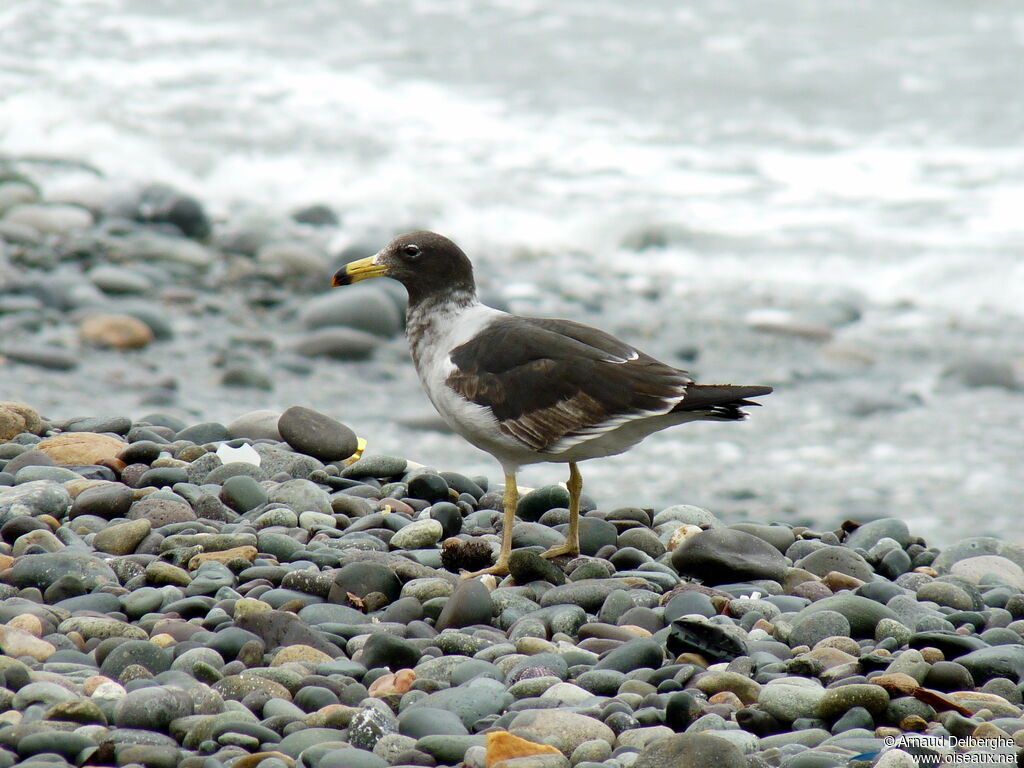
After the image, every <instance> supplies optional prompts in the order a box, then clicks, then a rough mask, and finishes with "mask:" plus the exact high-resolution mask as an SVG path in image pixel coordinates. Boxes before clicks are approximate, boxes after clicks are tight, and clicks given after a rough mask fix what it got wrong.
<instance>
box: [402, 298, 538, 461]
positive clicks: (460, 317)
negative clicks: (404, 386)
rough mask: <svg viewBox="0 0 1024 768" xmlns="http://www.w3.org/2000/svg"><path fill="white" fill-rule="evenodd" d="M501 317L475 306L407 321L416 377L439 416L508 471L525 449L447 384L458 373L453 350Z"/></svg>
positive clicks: (444, 309)
mask: <svg viewBox="0 0 1024 768" xmlns="http://www.w3.org/2000/svg"><path fill="white" fill-rule="evenodd" d="M505 315H506V313H504V312H501V311H500V310H497V309H493V308H492V307H488V306H485V305H483V304H479V303H474V304H470V305H469V306H435V307H433V308H431V309H430V310H429V311H424V312H417V313H416V314H414V315H411V316H410V317H409V319H408V323H407V335H408V338H409V347H410V351H411V352H412V359H413V363H414V364H415V366H416V373H417V374H418V375H419V378H420V382H422V384H423V389H424V390H426V393H427V397H429V398H430V402H431V403H433V404H434V408H436V409H437V412H438V413H439V414H441V416H442V418H444V420H445V421H447V422H448V424H449V426H451V428H452V429H453V430H455V431H456V432H457V433H458V434H460V435H462V437H464V438H465V439H466V440H468V441H469V442H470V443H472V444H473V445H475V446H476V447H477V448H480V449H481V450H484V451H486V452H488V453H490V454H491V455H493V456H495V457H496V458H497V459H498V460H499V461H500V462H502V464H504V465H506V467H507V468H511V467H513V466H517V465H519V464H521V463H522V461H521V458H520V456H519V454H521V453H522V452H523V446H522V445H520V444H519V442H518V441H517V440H515V439H514V438H512V437H510V436H508V435H506V434H504V433H503V432H502V431H501V430H500V428H499V425H498V421H497V419H495V418H494V416H493V415H492V414H491V409H490V408H486V407H484V406H480V405H477V404H476V403H471V402H469V401H468V400H466V399H465V398H463V397H462V396H461V395H459V394H457V393H456V392H454V391H453V390H452V389H451V388H450V387H449V386H448V385H447V383H446V382H447V380H448V377H449V376H451V374H452V373H453V372H454V371H455V370H456V369H455V364H454V363H452V360H451V352H452V350H453V349H455V348H456V347H459V346H461V345H462V344H465V343H466V342H467V341H469V340H470V339H472V338H473V337H474V336H475V335H476V334H478V333H479V332H480V331H481V330H482V329H484V328H485V327H486V326H487V325H489V324H490V323H492V322H493V321H494V320H497V319H498V318H500V317H503V316H505ZM522 458H526V457H522Z"/></svg>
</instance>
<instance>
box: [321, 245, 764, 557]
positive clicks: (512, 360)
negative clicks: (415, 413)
mask: <svg viewBox="0 0 1024 768" xmlns="http://www.w3.org/2000/svg"><path fill="white" fill-rule="evenodd" d="M376 277H390V278H393V279H394V280H397V281H398V282H400V283H401V284H402V285H404V286H405V288H406V290H407V291H408V294H409V302H408V307H407V310H406V318H407V321H406V335H407V337H408V341H409V349H410V351H411V353H412V360H413V364H414V365H415V366H416V373H417V374H418V375H419V379H420V382H421V383H422V385H423V388H424V389H425V390H426V393H427V397H429V398H430V402H431V403H433V405H434V408H436V409H437V412H438V413H439V414H440V415H441V417H442V418H443V419H444V420H445V421H446V422H447V423H448V424H449V426H451V428H452V430H454V431H455V432H456V433H457V434H459V435H461V436H462V437H463V438H465V439H466V440H467V441H469V442H470V443H471V444H473V445H474V446H476V447H477V448H479V449H481V450H483V451H486V452H487V453H489V454H491V456H493V457H494V458H495V459H497V460H498V462H499V463H500V464H501V467H502V470H503V471H504V474H505V490H504V495H503V504H502V506H503V513H504V518H503V519H504V528H503V529H502V537H501V549H500V550H499V553H498V557H497V560H496V562H495V563H494V565H493V566H491V567H490V568H485V569H483V570H481V571H478V572H476V573H474V574H468V575H470V576H476V575H479V574H483V573H491V574H495V575H504V574H507V573H508V563H509V557H510V555H511V553H512V527H513V525H514V523H515V513H516V507H517V505H518V500H519V495H518V494H519V492H518V486H517V485H516V473H517V472H518V471H519V469H520V468H521V467H523V466H525V465H528V464H536V463H542V462H555V463H563V464H568V465H569V479H568V481H567V482H566V489H567V490H568V492H569V529H568V532H567V535H566V537H565V542H564V543H563V544H559V545H556V546H553V547H551V548H550V549H548V550H547V551H546V552H544V553H543V555H542V557H546V558H551V557H557V556H559V555H578V554H579V552H580V543H579V511H580V494H581V492H582V489H583V476H582V475H581V474H580V471H579V467H578V464H579V462H581V461H585V460H587V459H595V458H599V457H603V456H613V455H615V454H619V453H623V452H624V451H627V450H629V449H630V448H632V447H633V446H634V445H636V444H637V443H639V442H640V441H641V440H643V439H644V438H646V437H647V436H649V435H651V434H653V433H654V432H658V431H660V430H663V429H666V428H668V427H673V426H676V425H677V424H684V423H686V422H690V421H740V420H742V419H744V418H746V416H747V414H746V413H745V412H744V411H743V410H741V409H742V408H743V407H745V406H752V405H759V403H755V402H752V401H751V400H749V399H748V398H752V397H760V396H762V395H767V394H769V393H770V392H771V391H772V388H771V387H768V386H734V385H731V384H722V385H706V384H697V383H696V382H695V381H694V380H693V379H692V378H691V377H690V375H689V374H688V373H687V372H686V371H682V370H679V369H678V368H675V367H673V366H671V365H668V364H666V363H662V362H659V361H658V360H655V359H654V358H653V357H651V356H649V355H647V354H644V353H643V352H641V351H640V350H638V349H637V348H636V347H634V346H632V345H630V344H627V343H626V342H624V341H620V340H619V339H617V338H615V337H614V336H612V335H610V334H608V333H605V332H604V331H600V330H598V329H596V328H591V327H589V326H586V325H582V324H581V323H576V322H573V321H571V320H555V319H546V318H534V317H521V316H518V315H513V314H509V313H508V312H502V311H500V310H497V309H494V308H492V307H488V306H486V305H485V304H482V303H480V301H479V299H478V298H477V293H476V283H475V281H474V279H473V266H472V264H471V263H470V261H469V258H468V257H467V256H466V254H465V253H463V252H462V250H461V249H460V248H459V247H458V246H457V245H456V244H455V243H453V242H452V241H451V240H449V239H448V238H446V237H443V236H442V235H439V234H436V233H434V232H426V231H417V232H409V233H407V234H404V235H399V236H398V237H396V238H395V239H393V240H392V241H391V242H390V243H388V244H387V245H386V246H385V247H384V248H383V249H382V250H380V251H379V252H377V253H376V254H374V255H373V256H370V257H368V258H365V259H360V260H358V261H353V262H351V263H349V264H348V265H346V266H344V267H342V268H341V269H340V270H338V272H337V273H336V274H335V275H334V278H333V280H332V285H333V286H343V285H349V284H352V283H357V282H360V281H362V280H367V279H370V278H376Z"/></svg>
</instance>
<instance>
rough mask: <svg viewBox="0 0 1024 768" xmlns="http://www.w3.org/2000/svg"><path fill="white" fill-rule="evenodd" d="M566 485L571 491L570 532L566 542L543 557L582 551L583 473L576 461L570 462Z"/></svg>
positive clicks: (576, 553)
mask: <svg viewBox="0 0 1024 768" xmlns="http://www.w3.org/2000/svg"><path fill="white" fill-rule="evenodd" d="M565 487H566V488H567V489H568V491H569V533H568V534H567V535H566V537H565V543H564V544H559V545H557V546H554V547H551V549H549V550H548V551H547V552H545V553H544V554H542V555H541V557H558V556H559V555H572V556H574V557H575V556H576V555H578V554H579V553H580V493H582V491H583V475H581V474H580V470H579V468H578V467H577V466H576V462H575V461H570V462H569V480H568V481H567V482H566V484H565Z"/></svg>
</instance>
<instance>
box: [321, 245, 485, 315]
mask: <svg viewBox="0 0 1024 768" xmlns="http://www.w3.org/2000/svg"><path fill="white" fill-rule="evenodd" d="M373 277H390V278H392V279H394V280H397V281H398V282H400V283H401V284H402V285H404V286H405V287H406V290H408V291H409V301H410V302H416V301H419V300H420V299H422V298H425V297H427V296H439V295H443V294H446V293H452V294H455V293H467V292H468V293H470V294H472V293H474V292H475V290H476V287H475V284H474V282H473V265H472V264H470V263H469V259H468V258H467V257H466V254H465V253H463V252H462V249H461V248H459V246H457V245H456V244H455V243H453V242H452V241H451V240H449V239H448V238H447V237H443V236H442V235H439V234H437V233H436V232H427V231H423V230H421V231H418V232H407V233H406V234H404V235H399V236H398V237H396V238H395V239H394V240H392V241H391V242H390V243H388V244H387V245H386V246H384V248H383V249H381V250H380V251H378V252H377V253H375V254H374V255H373V256H370V257H368V258H365V259H359V260H358V261H353V262H351V263H349V264H346V265H345V266H344V267H342V268H341V269H339V270H338V271H337V272H336V273H335V275H334V279H333V280H332V281H331V285H333V286H335V287H337V286H340V285H350V284H352V283H358V282H359V281H360V280H369V279H370V278H373Z"/></svg>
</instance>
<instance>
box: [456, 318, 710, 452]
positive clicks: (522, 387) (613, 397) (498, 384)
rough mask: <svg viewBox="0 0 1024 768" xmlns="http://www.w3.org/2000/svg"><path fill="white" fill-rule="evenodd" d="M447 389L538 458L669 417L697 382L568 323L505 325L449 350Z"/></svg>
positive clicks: (509, 322) (493, 325)
mask: <svg viewBox="0 0 1024 768" xmlns="http://www.w3.org/2000/svg"><path fill="white" fill-rule="evenodd" d="M451 361H452V363H453V364H454V365H455V371H454V372H453V373H452V374H451V375H450V376H449V377H448V379H447V384H448V386H449V387H451V388H452V389H453V390H455V391H456V392H458V393H459V394H460V395H462V397H464V398H466V399H467V400H469V401H471V402H473V403H476V404H477V405H482V406H486V407H487V408H490V409H491V412H492V413H493V414H494V417H495V419H497V420H498V422H499V424H500V426H501V429H502V431H504V432H505V433H506V434H509V435H511V436H513V437H515V438H516V439H518V440H520V441H521V442H522V443H524V444H525V445H527V446H528V447H530V448H532V449H533V450H537V451H544V450H547V449H550V448H551V447H552V446H554V445H555V444H556V443H561V445H560V448H562V449H564V448H567V447H568V446H569V445H571V444H572V443H573V442H578V441H579V440H583V439H586V438H588V437H590V436H593V435H595V434H598V433H600V432H602V431H604V430H605V429H610V428H612V427H614V426H616V425H618V424H620V423H622V422H623V421H628V420H630V419H633V418H641V417H644V416H651V415H654V414H660V413H667V412H669V411H671V410H672V408H673V407H675V406H676V405H677V404H678V403H679V401H680V400H681V399H682V397H683V396H684V394H685V392H686V387H687V385H688V384H690V383H691V382H692V379H690V377H689V376H688V375H687V374H686V372H685V371H680V370H677V369H675V368H672V367H671V366H668V365H665V364H664V363H661V362H659V361H657V360H655V359H654V358H653V357H650V356H649V355H645V354H644V353H643V352H640V351H639V350H637V349H635V348H633V347H632V346H630V345H628V344H626V343H624V342H622V341H620V340H619V339H616V338H615V337H614V336H611V335H609V334H607V333H604V332H603V331H599V330H597V329H595V328H590V327H588V326H585V325H581V324H580V323H573V322H571V321H568V320H547V319H532V318H521V317H512V316H510V317H506V318H502V319H500V320H498V321H495V322H494V323H491V324H490V325H489V326H487V327H486V328H484V329H483V330H482V331H481V332H480V333H479V334H477V335H476V336H475V337H474V338H473V339H471V340H470V341H468V342H466V343H465V344H463V345H461V346H459V347H456V348H455V349H454V350H452V353H451Z"/></svg>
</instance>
